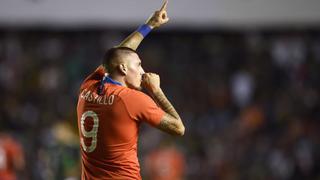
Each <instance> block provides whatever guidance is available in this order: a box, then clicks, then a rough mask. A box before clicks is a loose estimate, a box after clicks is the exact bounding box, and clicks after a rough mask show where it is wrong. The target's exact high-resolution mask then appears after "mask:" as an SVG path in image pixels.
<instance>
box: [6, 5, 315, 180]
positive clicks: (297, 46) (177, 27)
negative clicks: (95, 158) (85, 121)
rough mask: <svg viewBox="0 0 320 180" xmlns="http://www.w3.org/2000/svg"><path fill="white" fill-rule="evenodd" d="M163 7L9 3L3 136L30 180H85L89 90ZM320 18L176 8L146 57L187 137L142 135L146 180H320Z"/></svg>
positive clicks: (149, 42)
mask: <svg viewBox="0 0 320 180" xmlns="http://www.w3.org/2000/svg"><path fill="white" fill-rule="evenodd" d="M160 5H161V2H160V1H159V2H158V1H150V2H149V1H147V0H143V1H124V0H122V1H115V0H113V1H105V2H102V1H90V3H88V2H86V1H84V0H81V1H77V2H76V1H75V0H70V1H68V2H64V1H52V0H3V1H1V2H0V86H1V87H0V94H1V104H2V105H1V109H0V127H1V128H0V129H1V132H4V133H7V134H10V135H11V136H12V137H14V138H15V139H16V140H17V141H18V142H19V143H21V145H22V147H23V151H24V154H25V162H26V163H25V166H24V168H23V169H22V170H21V171H19V172H18V175H19V177H20V178H19V179H64V178H69V179H78V177H79V173H80V172H79V143H78V137H77V125H76V112H75V108H76V100H77V93H78V88H79V85H80V83H81V80H83V78H84V77H85V76H86V75H88V74H89V73H90V72H91V71H93V70H94V69H95V68H96V67H97V66H98V65H99V63H100V62H101V57H102V55H103V53H104V51H105V50H106V49H108V48H110V47H112V46H114V45H116V44H118V43H119V42H120V41H121V40H122V39H123V38H125V37H126V36H127V35H129V34H130V33H131V32H132V31H133V30H134V29H135V28H136V27H137V26H138V25H140V24H142V23H143V22H144V21H145V20H146V19H147V17H148V16H149V15H150V14H151V13H152V12H153V11H154V10H155V9H156V8H157V7H159V6H160ZM319 9H320V3H319V2H317V1H316V0H312V1H307V2H303V1H290V0H283V1H262V0H237V1H236V0H229V1H220V0H214V1H209V0H201V1H197V2H193V1H178V0H176V1H170V2H169V7H168V14H169V17H170V18H171V19H170V22H169V24H168V25H165V26H163V27H161V28H160V29H159V30H155V31H153V32H152V33H151V35H149V36H148V37H147V38H146V39H145V40H144V41H143V42H142V44H141V46H140V48H139V50H138V52H139V54H140V56H141V58H142V64H143V66H144V68H145V70H147V71H152V72H157V73H159V74H160V77H161V86H162V88H163V89H164V91H165V92H166V93H167V95H168V97H169V99H170V100H171V101H172V102H173V104H174V105H175V107H176V108H177V110H178V112H180V114H181V117H182V119H183V120H184V122H185V125H186V134H185V136H184V137H183V138H180V137H178V138H174V137H171V136H168V135H165V134H164V133H161V132H159V131H158V130H155V129H152V128H150V127H146V126H143V127H142V128H141V134H140V141H139V148H140V149H139V153H140V154H139V158H140V163H141V166H142V175H143V177H144V179H155V177H153V175H154V174H155V173H156V172H153V170H152V167H157V168H156V169H161V172H159V173H160V174H163V175H164V176H165V175H166V174H170V173H171V172H170V171H171V170H172V169H174V170H175V171H176V172H173V174H174V173H176V174H179V173H181V174H183V179H219V180H229V179H262V180H264V179H319V178H320V173H319V172H320V171H319V169H320V168H319V166H320V164H319V162H320V156H319V150H320V145H319V137H320V136H319V135H320V134H319V133H320V125H319V117H320V114H319V113H320V108H319V105H320V104H319V102H320V100H319V98H320V97H319V95H320V94H319V92H320V91H319V90H320V89H319V88H320V85H319V81H320V80H319V77H320V71H319V69H320V28H319V25H318V23H319V20H320V11H319ZM168 149H169V151H168ZM170 150H171V151H170ZM161 151H163V152H167V154H166V153H163V154H161V153H159V152H161ZM173 151H174V152H175V155H174V157H173V158H172V156H170V155H168V154H170V153H168V152H173ZM155 156H158V157H156V158H158V159H157V160H158V161H159V162H160V163H158V164H157V163H153V162H156V161H155V160H154V159H153V158H155ZM150 159H151V160H150ZM159 159H160V160H159ZM150 163H151V164H150ZM166 163H167V164H166ZM168 167H170V168H168ZM150 174H151V175H150ZM168 176H169V175H168ZM167 179H168V178H167Z"/></svg>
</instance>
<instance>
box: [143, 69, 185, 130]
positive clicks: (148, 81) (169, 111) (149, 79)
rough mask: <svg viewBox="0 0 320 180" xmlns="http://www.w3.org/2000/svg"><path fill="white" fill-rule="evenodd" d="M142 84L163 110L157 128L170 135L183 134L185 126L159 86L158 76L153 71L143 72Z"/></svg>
mask: <svg viewBox="0 0 320 180" xmlns="http://www.w3.org/2000/svg"><path fill="white" fill-rule="evenodd" d="M142 85H143V87H144V88H145V89H146V90H147V91H148V92H149V93H150V95H151V96H152V97H153V99H154V100H155V101H156V102H157V104H158V105H159V106H160V108H161V109H162V110H163V111H164V112H165V115H164V116H163V117H162V119H161V121H160V124H159V125H158V127H157V128H158V129H160V130H162V131H165V132H167V133H169V134H172V135H179V136H182V135H184V131H185V127H184V125H183V122H182V120H181V118H180V116H179V114H178V113H177V111H176V110H175V108H174V107H173V105H172V104H171V103H170V101H169V100H168V99H167V97H166V96H165V94H164V93H163V91H162V89H161V88H160V77H159V76H158V75H157V74H154V73H145V74H144V75H143V80H142Z"/></svg>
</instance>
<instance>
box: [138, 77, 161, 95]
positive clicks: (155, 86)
mask: <svg viewBox="0 0 320 180" xmlns="http://www.w3.org/2000/svg"><path fill="white" fill-rule="evenodd" d="M141 85H142V87H143V88H144V89H146V90H147V91H149V92H150V93H155V92H157V91H159V90H160V77H159V75H158V74H155V73H144V74H143V75H142V82H141Z"/></svg>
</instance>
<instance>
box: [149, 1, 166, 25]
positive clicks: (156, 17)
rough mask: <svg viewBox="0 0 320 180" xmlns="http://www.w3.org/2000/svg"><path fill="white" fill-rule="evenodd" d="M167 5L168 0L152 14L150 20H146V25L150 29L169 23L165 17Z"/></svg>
mask: <svg viewBox="0 0 320 180" xmlns="http://www.w3.org/2000/svg"><path fill="white" fill-rule="evenodd" d="M167 4H168V0H166V1H165V2H164V3H163V5H162V7H161V8H160V10H158V11H156V12H154V13H153V15H151V16H150V18H149V19H148V20H147V22H146V24H148V25H149V26H150V27H151V28H157V27H160V26H161V25H162V24H165V23H167V22H168V21H169V18H168V15H167Z"/></svg>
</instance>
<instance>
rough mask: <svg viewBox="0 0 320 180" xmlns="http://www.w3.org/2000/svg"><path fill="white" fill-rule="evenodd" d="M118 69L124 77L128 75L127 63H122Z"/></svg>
mask: <svg viewBox="0 0 320 180" xmlns="http://www.w3.org/2000/svg"><path fill="white" fill-rule="evenodd" d="M118 69H119V71H120V73H121V74H123V75H127V70H128V68H127V65H126V64H125V63H121V64H120V65H119V66H118Z"/></svg>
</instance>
